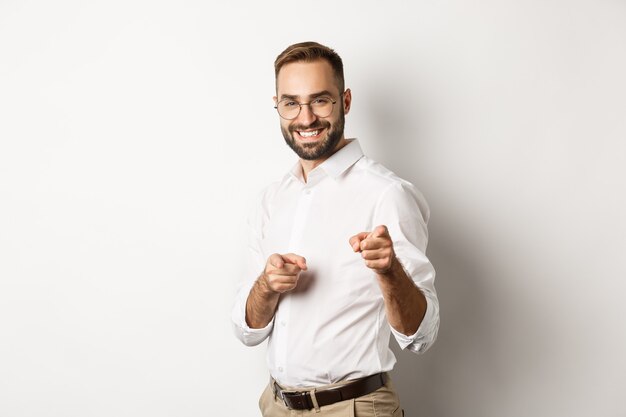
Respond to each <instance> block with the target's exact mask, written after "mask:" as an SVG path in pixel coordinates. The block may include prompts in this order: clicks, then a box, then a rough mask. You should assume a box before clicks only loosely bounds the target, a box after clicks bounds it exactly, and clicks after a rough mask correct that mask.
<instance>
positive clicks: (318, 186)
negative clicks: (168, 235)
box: [232, 139, 439, 387]
mask: <svg viewBox="0 0 626 417" xmlns="http://www.w3.org/2000/svg"><path fill="white" fill-rule="evenodd" d="M428 216H429V210H428V206H427V204H426V201H425V200H424V197H423V196H422V195H421V193H420V192H419V191H417V190H416V189H415V187H414V186H413V185H411V184H410V183H409V182H407V181H405V180H403V179H401V178H399V177H398V176H396V175H395V174H394V173H393V172H391V171H389V170H388V169H386V168H385V167H383V166H382V165H380V164H379V163H377V162H374V161H372V160H371V159H369V158H367V157H366V156H364V155H363V152H362V151H361V147H360V146H359V143H358V141H357V140H355V139H353V140H351V141H350V142H349V143H348V144H347V145H346V146H344V147H343V148H341V149H340V150H339V151H337V152H336V153H335V154H333V155H332V156H331V157H330V158H328V159H327V160H326V161H324V162H323V163H322V164H320V165H319V166H317V167H316V168H315V169H313V170H311V172H309V175H308V178H307V181H306V182H305V181H304V179H303V176H302V167H301V165H300V162H298V163H297V164H296V165H295V166H294V168H293V169H292V170H291V171H290V172H289V173H288V174H287V175H285V177H284V178H283V179H282V180H281V181H278V182H275V183H273V184H271V185H270V186H268V187H267V188H266V189H265V190H264V191H263V192H262V193H261V198H260V201H259V203H258V207H257V208H256V212H255V214H254V215H252V216H251V218H250V220H249V232H250V238H249V245H248V248H247V252H246V253H245V257H246V264H247V266H246V276H245V277H244V280H243V283H242V284H241V286H240V288H239V291H238V294H237V296H236V301H235V305H234V307H233V313H232V320H233V325H234V329H235V333H236V335H237V337H238V338H239V339H240V340H241V341H242V342H243V343H244V344H246V345H249V346H251V345H257V344H259V343H261V342H262V341H263V340H265V339H266V338H269V342H268V355H267V362H268V366H269V370H270V374H271V375H272V376H273V377H274V379H276V380H277V381H278V382H279V383H281V384H283V385H287V386H292V387H316V386H320V385H325V384H330V383H335V382H339V381H343V380H346V379H353V378H359V377H363V376H368V375H371V374H375V373H377V372H384V371H390V370H391V369H392V368H393V366H394V364H395V362H396V359H395V356H394V355H393V352H392V351H391V349H390V348H389V337H390V333H391V334H393V335H394V337H395V339H396V340H397V342H398V343H399V345H400V347H401V348H402V349H405V348H408V349H409V350H411V351H414V352H417V353H421V352H424V351H425V350H426V349H427V348H428V347H429V346H430V345H431V344H432V343H433V342H434V340H435V338H436V336H437V330H438V327H439V303H438V301H437V295H436V292H435V287H434V279H435V271H434V269H433V267H432V265H431V263H430V262H429V260H428V258H427V257H426V255H425V251H426V243H427V240H428V232H427V229H426V223H427V221H428ZM381 224H384V225H386V226H387V228H388V229H389V235H390V236H391V239H392V240H393V247H394V251H395V253H396V256H397V258H398V260H399V261H400V263H401V264H402V266H403V267H404V270H405V271H406V272H407V274H408V275H409V276H410V277H411V278H412V279H413V281H414V282H415V284H416V285H417V286H418V287H419V288H420V289H421V290H422V292H423V293H424V295H425V296H426V300H427V310H426V315H425V317H424V319H423V321H422V323H421V325H420V327H419V329H418V330H417V332H416V333H415V334H414V335H411V336H406V335H404V334H402V333H400V332H398V331H396V330H395V329H393V328H391V326H390V325H389V323H388V321H387V317H386V313H385V305H384V301H383V296H382V293H381V291H380V287H379V284H378V282H377V278H376V274H375V272H374V271H372V270H371V269H369V268H367V267H366V266H365V263H364V261H363V259H362V258H361V254H360V253H355V252H353V250H352V248H351V246H350V244H349V242H348V240H349V239H350V237H352V236H353V235H355V234H357V233H359V232H364V231H371V230H373V228H375V227H376V226H378V225H381ZM289 252H291V253H295V254H297V255H300V256H303V257H305V258H306V263H307V268H308V269H307V270H306V271H303V272H302V273H301V274H300V278H299V281H298V285H297V287H296V288H295V289H294V290H293V291H291V292H288V293H285V294H283V295H282V296H281V298H280V301H279V303H278V308H277V310H276V314H275V315H274V318H273V320H272V321H271V322H270V323H269V324H268V325H267V326H266V327H265V328H263V329H252V328H250V327H248V326H247V324H246V320H245V314H246V300H247V297H248V294H249V293H250V290H251V288H252V286H253V284H254V281H255V280H256V279H257V278H258V277H259V275H260V274H261V273H262V272H263V269H264V267H265V263H266V261H267V258H268V257H269V256H270V255H271V254H273V253H280V254H284V253H289Z"/></svg>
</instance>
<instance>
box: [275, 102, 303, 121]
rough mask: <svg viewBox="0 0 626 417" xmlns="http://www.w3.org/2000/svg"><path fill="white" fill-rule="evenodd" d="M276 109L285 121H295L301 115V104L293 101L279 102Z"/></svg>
mask: <svg viewBox="0 0 626 417" xmlns="http://www.w3.org/2000/svg"><path fill="white" fill-rule="evenodd" d="M276 109H277V110H278V114H280V117H282V118H284V119H295V118H296V117H298V113H300V104H298V102H297V101H293V100H282V101H280V102H278V106H277V107H276Z"/></svg>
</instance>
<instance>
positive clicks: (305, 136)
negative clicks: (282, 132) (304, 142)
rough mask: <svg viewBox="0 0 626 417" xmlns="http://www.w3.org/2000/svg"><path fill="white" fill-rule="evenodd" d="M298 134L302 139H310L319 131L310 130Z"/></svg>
mask: <svg viewBox="0 0 626 417" xmlns="http://www.w3.org/2000/svg"><path fill="white" fill-rule="evenodd" d="M298 133H299V134H300V136H302V137H303V138H310V137H312V136H315V135H317V134H318V133H319V130H312V131H310V132H298Z"/></svg>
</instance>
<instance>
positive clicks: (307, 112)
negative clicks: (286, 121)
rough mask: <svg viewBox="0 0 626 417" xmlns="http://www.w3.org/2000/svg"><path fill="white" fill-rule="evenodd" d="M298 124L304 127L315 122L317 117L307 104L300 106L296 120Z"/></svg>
mask: <svg viewBox="0 0 626 417" xmlns="http://www.w3.org/2000/svg"><path fill="white" fill-rule="evenodd" d="M296 120H297V121H298V123H301V124H303V125H305V126H308V125H310V124H312V123H313V122H314V121H315V120H317V116H316V115H315V113H313V110H311V106H310V105H309V104H304V105H302V106H300V114H299V115H298V117H297V118H296Z"/></svg>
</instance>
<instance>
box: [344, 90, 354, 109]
mask: <svg viewBox="0 0 626 417" xmlns="http://www.w3.org/2000/svg"><path fill="white" fill-rule="evenodd" d="M350 105H352V91H350V89H349V88H346V91H344V93H343V112H344V114H348V113H349V112H350Z"/></svg>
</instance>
